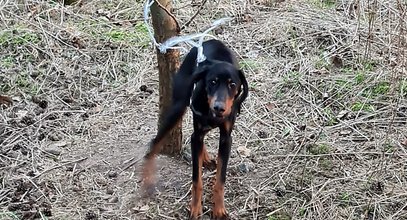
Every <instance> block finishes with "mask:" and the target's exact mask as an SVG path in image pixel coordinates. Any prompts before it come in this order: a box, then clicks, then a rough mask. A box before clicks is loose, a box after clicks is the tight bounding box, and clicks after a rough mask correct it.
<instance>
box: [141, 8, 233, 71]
mask: <svg viewBox="0 0 407 220" xmlns="http://www.w3.org/2000/svg"><path fill="white" fill-rule="evenodd" d="M155 2H156V0H146V3H145V5H144V11H143V12H144V13H143V15H144V23H145V25H146V27H147V31H148V35H149V37H150V38H151V41H152V43H153V44H154V46H155V47H156V48H157V49H158V50H159V51H160V52H161V53H166V52H167V50H168V49H181V50H183V51H184V52H187V51H188V49H187V48H185V47H182V46H176V45H179V44H180V43H186V44H188V45H190V46H193V47H196V48H197V49H198V53H197V58H196V62H197V65H198V64H199V63H202V62H203V61H205V60H206V57H205V55H204V54H203V46H202V44H203V41H204V38H205V37H211V38H216V37H215V36H213V35H211V34H209V32H210V31H212V30H214V29H216V28H217V27H219V26H221V25H223V24H224V23H226V22H228V21H231V20H232V18H229V17H225V18H221V19H218V20H216V21H214V22H213V23H212V25H211V26H210V27H209V28H208V29H206V30H205V31H204V32H202V33H197V34H190V35H185V36H176V37H171V38H170V39H167V40H166V41H165V42H163V43H158V42H157V41H156V40H155V38H154V30H153V29H152V27H151V26H150V23H149V14H150V8H151V6H152V5H153V4H154V3H155Z"/></svg>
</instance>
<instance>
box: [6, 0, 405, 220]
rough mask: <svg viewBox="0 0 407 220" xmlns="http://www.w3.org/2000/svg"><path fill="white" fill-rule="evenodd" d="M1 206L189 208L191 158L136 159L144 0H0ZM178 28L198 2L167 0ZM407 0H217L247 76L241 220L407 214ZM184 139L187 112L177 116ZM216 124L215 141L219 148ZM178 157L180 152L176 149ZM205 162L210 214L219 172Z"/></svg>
mask: <svg viewBox="0 0 407 220" xmlns="http://www.w3.org/2000/svg"><path fill="white" fill-rule="evenodd" d="M0 2H1V3H0V25H1V30H0V95H3V96H7V97H10V98H11V99H12V104H11V105H10V103H8V102H4V103H1V104H0V105H1V108H0V181H1V186H0V219H2V220H3V219H7V220H8V219H13V220H14V219H87V220H91V219H187V218H188V204H189V200H190V186H191V168H190V163H189V161H188V160H187V159H185V157H184V156H183V155H179V156H177V157H174V158H172V157H166V156H160V158H159V165H160V166H159V167H160V168H159V171H158V173H159V174H158V175H159V183H158V193H157V195H156V196H155V197H154V198H150V199H146V198H141V196H140V176H139V171H140V163H136V164H135V165H134V166H131V167H130V168H128V169H124V168H126V167H127V165H128V164H130V163H132V162H134V161H136V162H137V161H140V159H141V158H142V156H143V154H144V152H145V151H146V148H147V143H148V142H149V140H151V138H152V137H153V136H154V134H155V132H156V127H157V126H156V125H157V114H158V73H157V68H156V66H157V63H156V56H155V50H154V49H153V48H152V46H151V42H150V39H149V37H148V34H147V29H146V26H145V25H144V23H143V19H142V4H143V3H142V2H140V1H130V0H121V1H111V0H82V1H80V3H79V4H77V5H67V6H64V5H61V4H60V3H58V2H57V1H46V0H18V1H11V0H3V1H0ZM173 2H174V7H175V10H174V11H173V13H174V15H175V17H176V18H177V19H178V22H179V23H180V25H181V26H182V25H183V24H185V23H186V22H188V21H189V20H190V18H191V17H193V15H194V14H195V13H196V12H197V11H198V10H199V8H200V1H184V0H181V1H173ZM406 11H407V4H406V3H405V1H368V0H359V1H350V0H349V1H346V0H345V1H334V0H299V1H284V0H282V1H277V0H257V1H256V0H252V1H247V0H237V1H232V0H226V1H208V2H207V3H206V4H205V5H203V7H202V10H200V12H199V14H198V16H197V17H196V18H195V19H194V20H193V21H192V22H191V24H190V25H189V26H187V27H186V28H185V29H184V30H183V31H182V34H188V33H197V32H202V31H203V30H205V29H206V28H207V27H209V25H210V24H211V23H212V22H213V21H215V20H216V19H218V18H222V17H226V16H229V17H232V18H233V20H232V21H231V22H229V23H227V24H225V25H224V26H223V27H222V28H219V29H218V30H216V31H214V33H213V34H214V35H215V36H216V37H217V38H218V39H220V40H223V41H224V42H225V43H226V44H227V45H228V46H229V47H230V48H231V49H232V50H233V51H235V52H236V54H237V56H238V57H239V59H240V66H241V68H242V69H243V71H244V72H245V74H246V77H247V79H248V81H249V85H250V96H249V98H248V99H247V101H246V102H245V103H244V105H243V109H242V114H241V115H240V116H239V117H238V119H237V123H236V128H235V130H234V131H233V146H232V156H231V160H230V163H229V169H228V174H227V182H226V192H225V203H226V207H227V210H228V212H229V214H230V216H231V218H232V219H268V220H287V219H407V126H406V123H407V56H406V51H407V39H406V35H407V33H406V31H407V18H406V17H407V16H406ZM183 124H184V130H183V133H184V141H183V147H184V148H186V149H187V148H189V145H190V143H189V136H190V134H191V132H192V126H191V113H190V112H188V113H187V115H186V116H185V118H184V123H183ZM217 137H218V134H217V132H216V131H214V132H211V133H209V135H208V137H207V140H206V143H207V146H208V148H209V151H210V152H211V153H213V154H214V153H215V152H216V151H217ZM183 154H184V153H183ZM213 176H214V174H213V172H210V171H205V172H204V185H205V189H204V198H203V203H204V212H205V213H204V219H209V216H210V208H211V203H210V201H211V200H210V198H211V197H210V196H211V189H210V187H209V186H210V182H211V180H212V178H213Z"/></svg>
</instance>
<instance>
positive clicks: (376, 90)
mask: <svg viewBox="0 0 407 220" xmlns="http://www.w3.org/2000/svg"><path fill="white" fill-rule="evenodd" d="M389 91H390V83H389V82H379V83H377V84H376V85H375V86H374V87H373V88H372V95H374V96H378V95H385V94H387V93H388V92H389Z"/></svg>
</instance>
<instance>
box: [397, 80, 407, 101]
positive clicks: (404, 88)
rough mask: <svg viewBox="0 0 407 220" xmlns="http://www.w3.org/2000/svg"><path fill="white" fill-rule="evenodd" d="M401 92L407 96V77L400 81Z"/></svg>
mask: <svg viewBox="0 0 407 220" xmlns="http://www.w3.org/2000/svg"><path fill="white" fill-rule="evenodd" d="M399 93H400V95H401V96H403V97H406V96H407V79H403V80H401V81H400V85H399Z"/></svg>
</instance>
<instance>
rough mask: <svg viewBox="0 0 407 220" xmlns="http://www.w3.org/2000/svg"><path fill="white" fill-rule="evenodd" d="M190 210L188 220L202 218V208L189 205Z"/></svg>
mask: <svg viewBox="0 0 407 220" xmlns="http://www.w3.org/2000/svg"><path fill="white" fill-rule="evenodd" d="M189 208H190V217H189V219H190V220H198V219H200V218H201V216H202V206H201V205H192V203H191V204H190V205H189Z"/></svg>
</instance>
